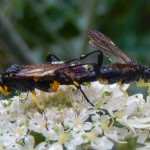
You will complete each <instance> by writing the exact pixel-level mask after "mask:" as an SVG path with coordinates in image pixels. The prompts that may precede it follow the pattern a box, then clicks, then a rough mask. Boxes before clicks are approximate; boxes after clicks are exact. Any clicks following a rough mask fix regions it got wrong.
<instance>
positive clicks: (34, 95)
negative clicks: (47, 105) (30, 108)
mask: <svg viewBox="0 0 150 150" xmlns="http://www.w3.org/2000/svg"><path fill="white" fill-rule="evenodd" d="M31 99H32V100H33V102H34V103H35V104H36V105H37V106H38V107H39V108H40V109H41V110H43V109H44V106H41V105H40V103H39V101H38V99H37V97H36V92H35V91H34V90H33V91H31Z"/></svg>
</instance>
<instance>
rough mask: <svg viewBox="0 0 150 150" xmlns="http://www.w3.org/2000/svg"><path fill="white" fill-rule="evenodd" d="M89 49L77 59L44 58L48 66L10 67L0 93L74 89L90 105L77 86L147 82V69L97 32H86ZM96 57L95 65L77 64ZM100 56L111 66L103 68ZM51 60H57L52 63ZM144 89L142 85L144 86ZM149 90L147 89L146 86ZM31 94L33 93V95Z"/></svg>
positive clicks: (3, 75)
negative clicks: (66, 87) (64, 87)
mask: <svg viewBox="0 0 150 150" xmlns="http://www.w3.org/2000/svg"><path fill="white" fill-rule="evenodd" d="M87 34H88V36H89V38H90V42H89V43H90V45H91V46H92V47H93V48H94V49H95V51H93V52H91V53H88V54H86V55H82V56H80V57H79V58H77V59H72V60H69V61H60V60H59V59H58V58H57V57H56V56H55V55H51V54H50V55H48V62H47V63H46V64H40V65H27V66H23V65H12V66H11V67H9V68H8V69H7V70H6V71H5V72H4V73H1V74H0V91H1V92H2V93H3V94H7V93H8V92H10V91H11V90H12V89H15V90H19V91H22V92H27V91H31V92H33V91H34V89H35V88H37V89H39V90H42V91H45V92H55V91H57V89H58V87H59V85H75V86H76V88H77V89H79V90H80V91H81V93H82V94H83V96H84V97H85V99H86V100H87V101H88V102H89V103H90V104H91V105H92V106H94V104H92V103H91V102H90V100H89V99H88V97H87V96H86V95H85V93H84V92H83V90H82V88H81V86H80V85H82V84H83V83H84V82H93V81H96V80H99V81H100V83H107V84H113V83H117V82H120V83H121V84H124V83H131V82H133V81H141V80H143V81H144V82H143V83H147V82H148V80H149V79H150V68H149V67H146V66H143V65H140V64H137V63H135V62H134V61H132V60H131V59H130V58H129V57H127V56H126V55H125V54H124V53H123V52H122V51H121V50H120V49H119V48H118V47H117V46H116V45H115V44H114V43H113V42H112V41H111V40H110V39H109V38H108V37H106V36H105V35H103V34H102V33H100V32H98V31H92V30H88V31H87ZM94 53H98V60H97V62H95V63H80V60H83V59H85V58H86V57H88V56H90V55H92V54H94ZM103 54H104V55H105V56H106V57H108V58H109V60H110V61H111V62H112V64H110V65H108V66H105V67H103V66H102V63H103ZM52 57H55V58H56V59H57V62H53V59H52ZM144 85H145V84H144ZM147 85H148V86H149V87H150V85H149V84H147ZM33 93H34V92H33Z"/></svg>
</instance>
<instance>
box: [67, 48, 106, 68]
mask: <svg viewBox="0 0 150 150" xmlns="http://www.w3.org/2000/svg"><path fill="white" fill-rule="evenodd" d="M95 53H99V55H98V63H97V64H98V65H99V66H100V67H101V65H102V62H103V53H102V52H101V51H100V50H95V51H93V52H90V53H87V54H85V55H81V56H80V57H79V58H75V59H71V60H68V61H66V62H65V63H70V62H72V61H77V62H78V61H81V60H83V59H85V58H87V57H89V56H90V55H92V54H95Z"/></svg>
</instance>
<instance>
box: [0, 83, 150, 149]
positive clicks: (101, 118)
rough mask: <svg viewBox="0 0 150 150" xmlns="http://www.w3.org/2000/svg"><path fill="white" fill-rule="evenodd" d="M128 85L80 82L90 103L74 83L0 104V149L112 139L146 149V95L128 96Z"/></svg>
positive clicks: (149, 109) (90, 144)
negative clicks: (82, 83)
mask: <svg viewBox="0 0 150 150" xmlns="http://www.w3.org/2000/svg"><path fill="white" fill-rule="evenodd" d="M127 88H128V85H125V86H123V87H122V88H120V86H119V85H117V84H113V85H102V84H100V83H99V82H94V83H91V85H90V86H89V85H88V86H82V89H83V91H84V92H85V94H86V95H87V97H88V98H89V100H90V101H91V102H92V103H93V104H94V105H95V107H92V106H91V105H90V104H89V103H87V101H86V100H85V99H84V97H83V95H82V94H81V93H80V91H79V90H78V91H77V90H76V88H75V87H74V86H60V88H59V90H58V91H57V92H56V93H44V92H41V91H36V93H37V99H38V101H39V104H40V105H41V106H43V107H44V109H43V110H41V109H40V108H39V106H37V105H36V104H35V103H34V102H33V101H32V99H31V96H30V94H29V95H28V96H27V94H23V93H22V94H21V95H20V96H15V97H13V98H11V99H8V100H2V101H1V103H0V122H1V123H0V149H7V150H20V149H23V150H24V149H41V150H45V149H48V150H58V149H59V150H63V149H68V150H76V149H90V148H91V149H96V150H110V149H112V148H113V146H114V143H127V141H126V139H127V138H132V137H136V139H137V145H138V144H139V145H140V147H138V148H139V149H140V148H145V149H148V148H149V147H150V142H149V141H150V140H149V138H150V135H149V132H150V97H149V96H148V97H147V99H146V100H144V99H143V95H142V94H135V95H132V96H127V94H126V92H125V91H126V89H127Z"/></svg>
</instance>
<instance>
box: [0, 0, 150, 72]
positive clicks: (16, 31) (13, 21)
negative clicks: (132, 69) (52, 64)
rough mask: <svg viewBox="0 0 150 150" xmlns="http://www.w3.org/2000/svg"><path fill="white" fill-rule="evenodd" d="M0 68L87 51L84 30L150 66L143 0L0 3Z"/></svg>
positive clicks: (149, 25) (148, 7) (147, 9)
mask: <svg viewBox="0 0 150 150" xmlns="http://www.w3.org/2000/svg"><path fill="white" fill-rule="evenodd" d="M0 11H1V12H0V64H1V70H4V69H6V68H7V67H8V66H10V65H11V64H14V63H17V64H32V63H42V62H45V58H46V55H47V53H53V54H55V55H57V56H58V57H60V58H61V59H64V60H67V59H71V58H74V57H77V56H79V55H81V54H85V53H87V52H88V51H91V50H92V49H90V50H89V45H88V38H87V35H86V34H85V30H86V29H96V30H99V31H101V32H102V33H104V34H106V35H107V36H108V37H110V38H111V39H112V40H113V41H114V42H115V43H116V44H117V45H118V46H119V47H121V49H124V52H125V53H127V54H128V55H129V56H130V57H131V58H133V59H134V60H137V61H139V62H141V63H143V64H147V65H148V64H150V59H149V56H150V52H149V48H150V42H149V41H150V1H148V0H144V1H142V0H126V1H120V0H92V1H91V0H87V1H83V0H81V1H73V0H59V1H58V0H26V1H24V0H11V1H10V0H5V1H4V0H1V1H0Z"/></svg>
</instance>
